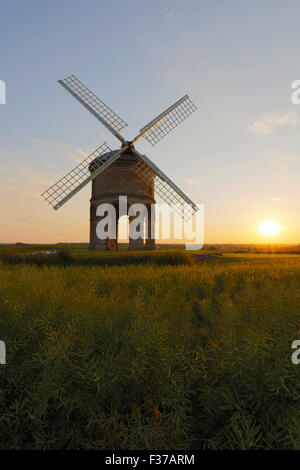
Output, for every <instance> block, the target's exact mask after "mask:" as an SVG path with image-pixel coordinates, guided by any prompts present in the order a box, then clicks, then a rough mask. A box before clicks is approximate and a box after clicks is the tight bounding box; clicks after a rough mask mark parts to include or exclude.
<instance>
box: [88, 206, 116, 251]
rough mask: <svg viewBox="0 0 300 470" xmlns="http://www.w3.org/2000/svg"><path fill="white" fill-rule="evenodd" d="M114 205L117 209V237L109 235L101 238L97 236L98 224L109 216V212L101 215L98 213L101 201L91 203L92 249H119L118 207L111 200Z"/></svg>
mask: <svg viewBox="0 0 300 470" xmlns="http://www.w3.org/2000/svg"><path fill="white" fill-rule="evenodd" d="M107 202H108V201H105V203H107ZM110 203H111V204H112V205H114V207H115V210H116V220H115V224H116V226H115V230H116V237H109V236H108V237H107V238H104V239H101V238H99V237H98V236H97V224H98V223H99V222H100V221H101V220H102V219H105V218H107V214H104V215H103V216H99V215H97V214H96V212H97V207H98V205H99V204H100V202H99V201H93V202H92V203H91V208H90V246H89V249H90V250H99V251H106V250H112V249H118V223H117V221H118V212H117V207H116V205H115V204H114V203H113V202H110Z"/></svg>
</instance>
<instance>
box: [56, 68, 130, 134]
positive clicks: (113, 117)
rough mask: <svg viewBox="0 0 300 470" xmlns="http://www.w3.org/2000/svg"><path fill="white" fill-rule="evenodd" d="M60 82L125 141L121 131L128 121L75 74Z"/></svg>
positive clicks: (59, 81) (113, 132)
mask: <svg viewBox="0 0 300 470" xmlns="http://www.w3.org/2000/svg"><path fill="white" fill-rule="evenodd" d="M58 83H59V84H60V85H61V86H63V87H64V88H65V89H66V90H67V91H68V92H69V93H71V95H73V96H74V98H76V99H77V100H78V101H79V102H80V103H81V104H82V105H83V106H84V107H85V108H86V109H87V110H88V111H89V112H90V113H92V114H93V116H95V118H96V119H98V120H99V121H100V122H101V123H102V124H103V125H104V126H105V127H106V128H107V129H108V130H109V131H110V132H112V134H114V135H115V137H117V138H118V139H119V140H121V142H124V139H123V137H122V136H121V135H120V134H119V132H120V131H121V130H122V129H123V128H124V127H125V126H127V124H126V122H125V121H123V119H121V118H120V117H119V116H118V115H117V114H116V113H115V112H114V111H112V109H111V108H109V106H107V105H106V104H105V103H103V101H101V100H100V99H99V98H98V97H97V96H96V95H95V94H94V93H93V92H92V91H91V90H89V89H88V88H87V87H86V86H85V85H84V84H83V83H82V82H81V81H80V80H78V78H76V77H75V75H71V76H70V77H67V78H65V79H63V80H58Z"/></svg>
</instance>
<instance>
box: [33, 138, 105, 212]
mask: <svg viewBox="0 0 300 470" xmlns="http://www.w3.org/2000/svg"><path fill="white" fill-rule="evenodd" d="M107 152H111V149H110V148H109V146H108V145H107V143H106V142H104V143H103V144H102V145H101V146H100V147H98V148H97V149H96V150H95V151H94V152H93V153H91V154H90V155H89V156H88V157H87V158H85V159H84V160H83V161H82V162H81V163H79V165H77V166H76V167H75V168H73V170H71V171H69V173H67V174H66V175H65V176H64V177H63V178H61V179H60V180H58V181H57V182H56V183H54V184H53V185H52V186H51V187H50V188H48V189H47V190H46V191H45V192H43V193H42V196H43V198H44V199H45V200H46V201H47V202H48V203H49V204H50V205H51V206H52V207H53V208H54V209H59V207H60V205H61V204H60V203H61V202H62V201H63V200H64V199H65V198H66V197H67V196H68V195H70V193H72V192H73V191H74V190H75V189H76V188H78V187H81V185H82V184H83V183H85V182H86V181H87V180H88V181H89V180H90V179H91V173H92V172H95V171H96V170H100V168H102V167H103V165H104V164H105V163H106V159H104V160H102V159H101V156H102V155H103V154H105V153H107ZM95 159H96V161H95ZM91 170H92V171H91Z"/></svg>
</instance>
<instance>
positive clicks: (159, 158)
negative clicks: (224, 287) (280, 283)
mask: <svg viewBox="0 0 300 470" xmlns="http://www.w3.org/2000/svg"><path fill="white" fill-rule="evenodd" d="M0 8H1V11H0V22H1V28H0V80H1V81H4V82H5V84H6V104H0V214H1V226H0V227H1V229H0V243H15V242H24V243H56V242H87V241H88V238H89V199H90V191H91V188H90V185H88V186H87V187H85V188H84V189H83V190H82V191H81V192H80V193H79V194H78V195H76V196H75V197H74V198H72V199H71V200H70V201H68V203H67V204H65V205H64V206H63V207H62V208H61V209H60V210H58V211H54V210H53V209H52V208H51V207H50V206H48V205H47V203H46V202H45V201H44V200H43V199H42V198H41V193H42V192H43V191H44V190H45V189H47V187H48V186H50V185H51V184H53V183H54V182H55V181H57V180H58V179H59V178H60V177H62V176H64V174H65V173H66V172H67V171H69V170H70V169H72V168H73V167H74V166H75V164H76V163H78V162H80V161H81V160H82V159H83V158H84V156H85V155H87V154H89V153H90V152H92V151H93V150H94V149H96V148H97V147H99V146H100V145H101V144H102V143H103V142H104V141H107V143H108V145H109V146H110V147H111V148H118V146H119V143H118V141H117V139H115V137H114V136H112V135H111V134H110V133H109V132H108V131H107V130H106V129H105V128H104V127H103V126H102V125H101V124H100V123H99V122H98V121H97V120H96V119H95V118H94V117H93V116H92V115H91V114H89V113H88V112H87V110H86V109H84V108H83V107H82V106H81V105H80V104H79V103H78V102H77V101H76V100H75V99H74V98H73V97H72V96H71V95H69V94H68V93H67V92H66V91H65V90H64V89H63V88H62V87H60V86H59V85H58V83H57V80H59V79H62V78H65V77H67V76H69V75H71V74H75V75H76V76H77V77H78V78H79V79H80V80H81V81H82V82H83V83H84V84H86V85H87V86H88V87H89V88H90V89H91V90H92V91H94V92H95V94H96V95H97V96H99V98H100V99H102V100H103V101H104V102H105V103H106V104H108V105H109V106H110V107H111V108H112V109H113V110H114V111H115V112H116V113H117V114H119V115H120V116H121V117H122V118H123V119H124V120H125V121H126V122H127V123H128V127H126V128H125V129H124V132H123V131H122V133H123V135H124V137H125V138H126V139H131V138H132V137H134V136H135V135H136V134H137V133H138V130H139V129H140V128H141V127H143V126H144V125H145V124H146V123H147V122H149V121H150V120H151V119H153V117H155V116H156V115H158V114H159V113H160V112H161V111H163V110H164V109H165V108H167V107H168V106H170V105H171V104H172V103H173V102H175V101H177V100H178V99H179V98H180V97H181V96H183V95H184V94H186V93H187V94H188V95H189V96H190V98H191V99H192V101H193V102H194V103H195V104H196V105H197V107H198V109H197V111H196V112H195V113H193V114H192V115H191V116H190V117H189V118H188V119H187V120H185V121H184V122H183V123H182V124H181V125H180V126H178V127H177V128H176V129H175V130H173V131H172V133H170V134H169V135H168V136H167V137H166V138H164V139H163V140H162V141H161V142H160V143H159V144H157V145H156V146H155V147H151V146H150V145H149V144H148V143H147V142H146V141H143V139H141V140H140V141H139V142H138V144H137V145H136V147H137V149H138V150H139V151H140V152H141V153H145V154H146V155H148V156H149V157H150V158H151V159H152V160H153V161H154V162H155V163H156V164H157V165H158V166H159V167H160V168H161V169H162V170H163V171H164V173H166V174H167V175H168V176H169V177H170V178H171V179H172V180H173V181H174V182H175V183H176V184H177V185H178V186H179V187H180V188H181V189H182V190H183V191H184V192H185V193H186V194H187V195H188V196H189V197H190V198H191V199H192V200H193V201H194V202H195V203H197V204H204V208H205V227H204V230H205V239H204V241H205V243H268V242H278V243H295V244H296V243H300V236H299V234H300V197H299V196H300V184H299V175H300V158H299V157H300V139H299V131H300V104H299V105H296V104H293V102H292V100H291V95H292V92H293V90H292V88H291V85H292V82H293V81H294V80H298V79H300V64H299V52H298V48H299V44H300V29H299V21H300V3H299V2H298V1H297V0H287V1H284V2H283V1H277V0H259V1H256V0H253V1H251V2H241V1H239V0H226V1H221V0H207V1H206V0H185V1H182V0H152V1H151V2H146V1H143V0H142V1H141V0H110V1H109V2H107V1H105V0H88V1H86V0H51V1H50V0H44V1H42V2H41V1H40V0H26V2H24V1H21V0H11V1H10V2H4V1H1V2H0ZM266 219H273V220H275V221H277V222H278V223H279V224H280V225H281V227H282V230H281V231H280V233H279V234H278V235H277V236H273V237H272V238H270V237H266V236H265V235H263V234H261V233H260V231H259V230H258V226H259V225H260V223H261V222H262V221H264V220H266Z"/></svg>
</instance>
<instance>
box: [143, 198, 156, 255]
mask: <svg viewBox="0 0 300 470" xmlns="http://www.w3.org/2000/svg"><path fill="white" fill-rule="evenodd" d="M147 212H148V223H147V232H146V233H147V238H146V244H145V248H146V250H155V205H154V204H150V205H149V206H147Z"/></svg>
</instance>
